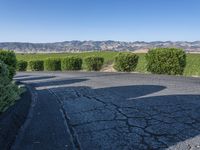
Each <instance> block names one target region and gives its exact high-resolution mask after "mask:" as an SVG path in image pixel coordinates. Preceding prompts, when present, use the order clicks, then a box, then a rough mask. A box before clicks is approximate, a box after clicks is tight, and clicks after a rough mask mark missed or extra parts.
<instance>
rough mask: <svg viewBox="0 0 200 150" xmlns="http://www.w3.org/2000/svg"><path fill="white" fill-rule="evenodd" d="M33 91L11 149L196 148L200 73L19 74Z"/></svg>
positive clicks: (199, 138) (199, 130) (198, 146)
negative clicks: (27, 115) (190, 74)
mask: <svg viewBox="0 0 200 150" xmlns="http://www.w3.org/2000/svg"><path fill="white" fill-rule="evenodd" d="M15 79H16V80H19V81H22V82H24V83H27V84H28V85H29V87H30V89H31V91H32V94H33V98H34V99H33V103H32V107H31V110H30V113H29V117H28V119H27V121H26V123H25V125H24V126H23V127H22V129H21V131H20V132H19V135H18V136H17V139H16V141H15V143H14V145H13V147H12V149H14V150H66V149H83V150H112V149H113V150H126V149H127V150H128V149H131V150H132V149H136V150H138V149H142V150H143V149H179V150H186V149H188V150H189V149H200V78H185V77H174V76H159V75H142V74H124V73H95V72H93V73H87V72H67V73H59V72H56V73H42V72H38V73H37V72H35V73H31V72H30V73H18V74H17V76H16V78H15Z"/></svg>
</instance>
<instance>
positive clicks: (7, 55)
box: [0, 50, 17, 79]
mask: <svg viewBox="0 0 200 150" xmlns="http://www.w3.org/2000/svg"><path fill="white" fill-rule="evenodd" d="M0 60H1V61H3V62H4V63H5V64H6V65H7V67H8V70H9V78H10V79H12V78H13V77H14V75H15V74H16V66H17V58H16V55H15V53H14V52H13V51H5V50H0Z"/></svg>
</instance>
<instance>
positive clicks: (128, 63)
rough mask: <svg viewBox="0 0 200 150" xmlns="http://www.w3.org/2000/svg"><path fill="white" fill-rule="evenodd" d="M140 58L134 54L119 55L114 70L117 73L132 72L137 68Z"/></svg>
mask: <svg viewBox="0 0 200 150" xmlns="http://www.w3.org/2000/svg"><path fill="white" fill-rule="evenodd" d="M138 59H139V57H138V56H137V55H135V54H133V53H119V54H118V55H117V56H116V57H115V62H114V68H115V69H116V70H117V71H123V72H131V71H134V70H135V68H136V67H137V63H138Z"/></svg>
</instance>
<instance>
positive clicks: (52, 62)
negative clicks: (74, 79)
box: [44, 58, 61, 71]
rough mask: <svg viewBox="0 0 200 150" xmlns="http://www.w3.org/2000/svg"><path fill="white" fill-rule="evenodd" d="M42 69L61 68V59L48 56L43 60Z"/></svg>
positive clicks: (54, 69) (55, 69) (56, 69)
mask: <svg viewBox="0 0 200 150" xmlns="http://www.w3.org/2000/svg"><path fill="white" fill-rule="evenodd" d="M44 69H45V70H47V71H58V70H61V60H60V59H58V58H48V59H46V60H45V61H44Z"/></svg>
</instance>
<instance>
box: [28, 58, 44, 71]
mask: <svg viewBox="0 0 200 150" xmlns="http://www.w3.org/2000/svg"><path fill="white" fill-rule="evenodd" d="M29 68H30V70H31V71H43V70H44V61H43V60H32V61H29Z"/></svg>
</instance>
